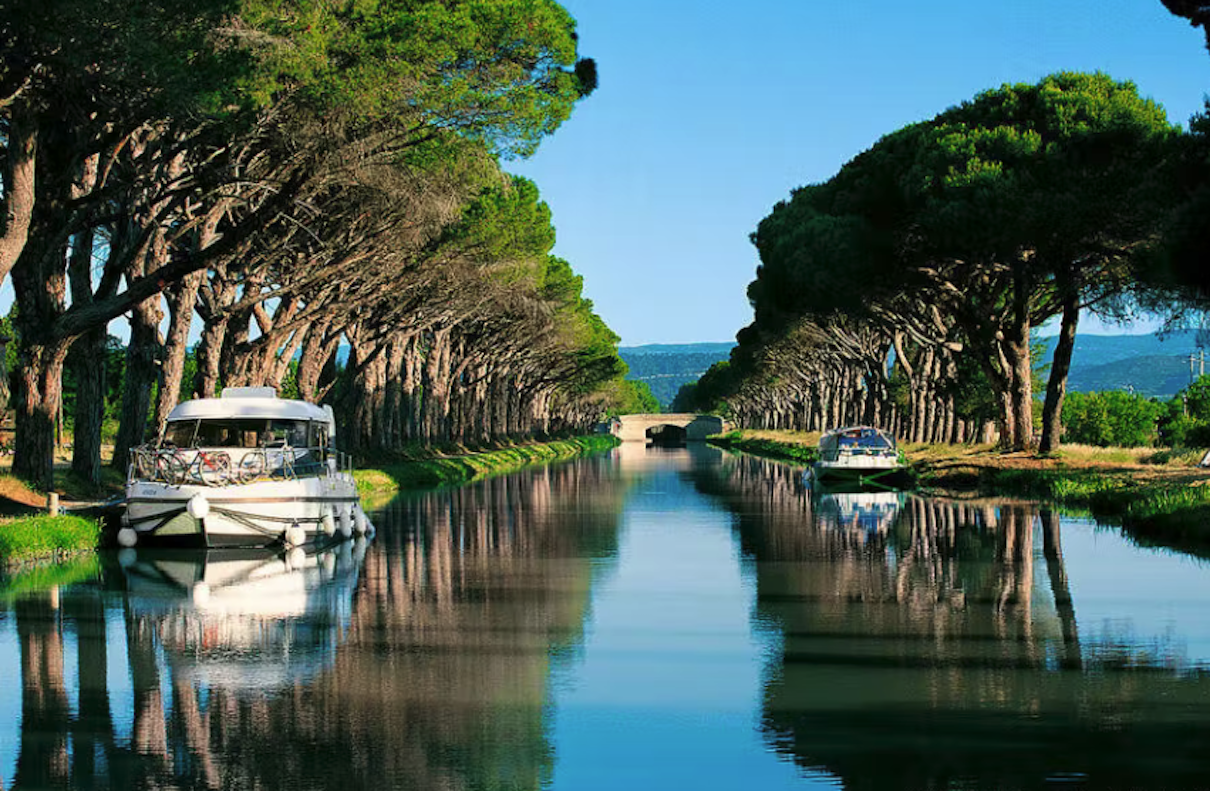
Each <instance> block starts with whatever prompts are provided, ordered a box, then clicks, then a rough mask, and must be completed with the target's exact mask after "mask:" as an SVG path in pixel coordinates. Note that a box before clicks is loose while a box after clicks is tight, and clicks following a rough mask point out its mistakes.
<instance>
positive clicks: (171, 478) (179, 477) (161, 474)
mask: <svg viewBox="0 0 1210 791" xmlns="http://www.w3.org/2000/svg"><path fill="white" fill-rule="evenodd" d="M155 471H156V478H158V479H160V480H162V481H164V482H165V483H170V484H173V485H179V484H180V483H181V482H182V481H184V480H185V476H186V475H188V474H189V465H188V464H186V463H185V460H184V459H182V458H181V457H180V456H179V455H178V454H177V452H176V451H164V452H160V453H157V454H156V458H155Z"/></svg>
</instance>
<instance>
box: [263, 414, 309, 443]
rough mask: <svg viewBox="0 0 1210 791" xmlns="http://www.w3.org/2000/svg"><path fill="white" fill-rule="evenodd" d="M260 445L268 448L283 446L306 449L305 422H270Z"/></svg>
mask: <svg viewBox="0 0 1210 791" xmlns="http://www.w3.org/2000/svg"><path fill="white" fill-rule="evenodd" d="M261 444H262V445H264V446H265V447H269V448H273V447H285V446H289V447H291V448H305V447H307V421H305V420H271V421H269V428H268V430H267V431H266V433H265V435H264V437H263V438H262V442H261Z"/></svg>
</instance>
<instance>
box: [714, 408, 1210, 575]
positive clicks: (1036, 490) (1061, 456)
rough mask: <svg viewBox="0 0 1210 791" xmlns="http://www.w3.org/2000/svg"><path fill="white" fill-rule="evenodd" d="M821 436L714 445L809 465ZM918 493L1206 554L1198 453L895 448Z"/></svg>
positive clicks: (773, 436)
mask: <svg viewBox="0 0 1210 791" xmlns="http://www.w3.org/2000/svg"><path fill="white" fill-rule="evenodd" d="M818 439H819V435H818V434H814V433H802V432H782V431H735V432H731V433H730V434H726V435H723V436H721V437H716V438H714V439H712V440H711V443H712V444H716V445H719V446H721V447H725V448H732V449H735V450H742V451H745V452H748V453H754V454H757V455H761V456H767V457H770V458H775V459H782V460H785V461H790V462H795V463H799V464H809V463H810V462H811V461H813V460H814V455H815V454H814V450H815V444H816V443H817V442H818ZM901 447H902V448H903V450H904V452H905V454H906V456H907V459H908V463H909V464H910V465H911V467H912V471H913V474H914V476H915V478H916V479H917V481H918V482H919V487H920V489H921V490H923V491H926V492H931V493H935V494H942V495H956V496H963V495H970V494H978V495H982V496H1000V497H1021V498H1026V499H1037V500H1047V501H1050V502H1054V503H1057V504H1058V505H1060V506H1062V507H1063V508H1065V509H1068V510H1072V511H1080V512H1086V513H1089V514H1091V515H1092V516H1094V517H1096V518H1097V519H1098V520H1101V521H1106V522H1111V523H1115V524H1120V525H1121V526H1122V528H1123V530H1124V531H1125V532H1126V533H1127V534H1128V535H1130V536H1131V537H1133V538H1135V539H1136V540H1138V541H1140V542H1143V543H1161V544H1165V545H1169V546H1174V547H1178V548H1180V549H1183V550H1187V551H1193V552H1197V553H1198V554H1203V555H1206V554H1210V470H1207V469H1204V468H1201V467H1198V466H1197V462H1198V461H1199V460H1200V459H1201V456H1202V452H1203V451H1200V450H1186V451H1181V450H1176V451H1174V450H1171V449H1154V448H1092V447H1087V446H1067V447H1065V448H1063V449H1062V450H1060V451H1059V452H1058V453H1055V454H1052V455H1050V456H1046V457H1037V456H1033V455H1030V454H1023V453H1000V452H998V451H997V450H996V449H995V448H993V447H991V446H988V445H974V446H972V445H960V446H949V445H913V444H904V445H902V446H901Z"/></svg>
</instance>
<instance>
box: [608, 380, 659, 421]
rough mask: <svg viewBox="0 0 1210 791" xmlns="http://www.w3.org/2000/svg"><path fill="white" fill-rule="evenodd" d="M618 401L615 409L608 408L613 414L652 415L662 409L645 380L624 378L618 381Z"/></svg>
mask: <svg viewBox="0 0 1210 791" xmlns="http://www.w3.org/2000/svg"><path fill="white" fill-rule="evenodd" d="M618 387H619V391H620V392H619V402H618V404H617V406H616V408H615V409H613V410H610V413H611V414H615V415H654V414H657V413H659V412H660V411H662V410H661V409H660V402H659V401H657V400H656V397H655V396H654V395H653V394H652V392H651V388H650V387H649V386H648V385H647V383H646V382H639V381H635V380H633V379H625V380H622V381H621V382H619V383H618Z"/></svg>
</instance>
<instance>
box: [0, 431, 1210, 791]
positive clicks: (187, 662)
mask: <svg viewBox="0 0 1210 791" xmlns="http://www.w3.org/2000/svg"><path fill="white" fill-rule="evenodd" d="M375 521H376V522H377V523H378V525H379V526H380V530H379V533H378V537H377V539H376V540H375V542H373V543H372V544H370V545H369V546H365V545H364V544H362V545H352V544H343V545H341V546H340V547H338V548H336V550H334V552H332V553H319V554H311V555H307V554H303V555H297V554H295V555H284V556H283V555H273V554H269V555H259V556H239V555H231V554H221V555H218V554H215V555H209V556H196V555H195V556H186V555H182V554H148V553H144V552H142V551H140V552H138V553H129V554H126V555H122V556H120V558H119V557H117V556H115V557H114V558H113V559H112V562H110V563H109V564H108V565H107V566H106V567H105V569H104V575H103V578H102V579H100V580H99V581H97V582H96V583H93V584H81V585H75V586H73V587H70V588H66V587H65V588H63V589H62V590H56V591H51V592H47V593H41V594H36V595H28V596H24V597H20V598H17V599H14V600H12V601H6V602H5V603H3V604H0V670H3V671H4V672H5V674H6V676H5V677H7V678H11V679H14V680H16V679H18V678H19V679H20V684H19V685H17V684H11V685H9V686H10V687H11V689H7V688H5V686H4V685H0V781H2V782H0V785H2V787H3V788H21V789H24V788H45V787H56V788H62V787H71V788H89V789H91V788H181V789H184V788H189V789H193V788H197V789H202V788H205V789H216V788H259V789H267V790H270V791H271V790H272V789H286V788H290V789H295V788H299V789H307V788H365V789H370V788H373V789H377V788H418V789H463V788H466V789H472V788H475V789H522V788H525V789H538V788H545V787H555V786H557V787H560V788H564V787H565V788H569V789H576V791H581V789H584V788H622V787H657V788H677V787H693V788H731V787H761V788H769V787H772V786H773V785H774V784H779V785H780V786H782V787H793V788H802V787H804V786H812V785H814V786H818V785H831V786H834V785H843V786H845V787H849V788H937V787H955V788H993V787H994V788H1030V787H1036V786H1041V785H1045V784H1048V783H1050V782H1055V781H1063V782H1066V783H1084V784H1086V785H1092V786H1098V787H1140V788H1142V787H1146V788H1190V787H1193V788H1196V787H1204V786H1205V785H1206V784H1205V782H1204V778H1205V777H1206V776H1207V775H1208V773H1210V761H1207V760H1206V759H1205V758H1203V757H1202V756H1203V752H1204V744H1205V741H1206V738H1207V737H1208V736H1210V678H1208V677H1207V669H1210V621H1207V619H1206V618H1205V617H1204V612H1205V609H1206V607H1207V606H1210V575H1208V574H1207V573H1206V569H1205V568H1202V567H1199V566H1197V565H1196V564H1194V563H1193V562H1192V561H1188V560H1185V559H1182V558H1181V557H1179V556H1174V555H1166V554H1164V553H1160V552H1155V551H1149V550H1142V549H1140V548H1138V547H1135V546H1133V545H1131V544H1129V542H1126V541H1123V540H1121V538H1120V536H1118V535H1117V533H1116V532H1114V531H1111V530H1097V529H1096V528H1095V527H1094V526H1092V525H1089V524H1086V523H1081V522H1078V521H1073V520H1072V519H1070V518H1069V517H1066V516H1063V517H1061V516H1060V514H1059V513H1058V512H1056V511H1054V510H1052V509H1048V508H1046V507H1043V506H1039V505H1036V504H1030V503H1021V502H1011V501H997V500H980V501H963V502H959V501H947V500H937V499H927V498H923V497H918V496H913V495H903V494H894V493H876V494H869V493H836V492H830V493H815V494H813V493H812V492H811V491H810V489H808V488H807V487H806V486H804V484H803V481H802V477H801V475H800V473H799V471H798V470H795V469H793V468H789V467H785V466H782V465H778V464H774V463H769V462H764V461H761V460H757V459H751V458H745V457H722V456H721V455H720V454H719V453H718V452H717V451H713V450H710V449H707V448H694V447H690V448H686V449H679V450H676V451H671V450H667V449H665V450H649V449H641V452H638V451H635V450H631V449H626V450H625V451H623V452H619V453H616V454H614V455H612V456H610V457H605V458H598V459H593V460H586V461H582V462H580V463H576V464H570V465H560V466H554V467H550V468H546V469H542V470H538V471H533V472H527V473H524V474H520V475H512V476H504V477H500V478H495V479H492V480H489V481H485V482H483V483H480V484H477V485H474V486H469V487H463V488H459V489H451V490H445V491H438V492H432V493H428V494H424V495H414V496H410V497H405V498H400V499H398V500H396V501H394V502H393V503H391V504H390V505H389V506H388V507H386V508H385V509H384V510H382V511H381V512H380V513H378V514H376V516H375ZM363 550H364V553H363Z"/></svg>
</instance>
